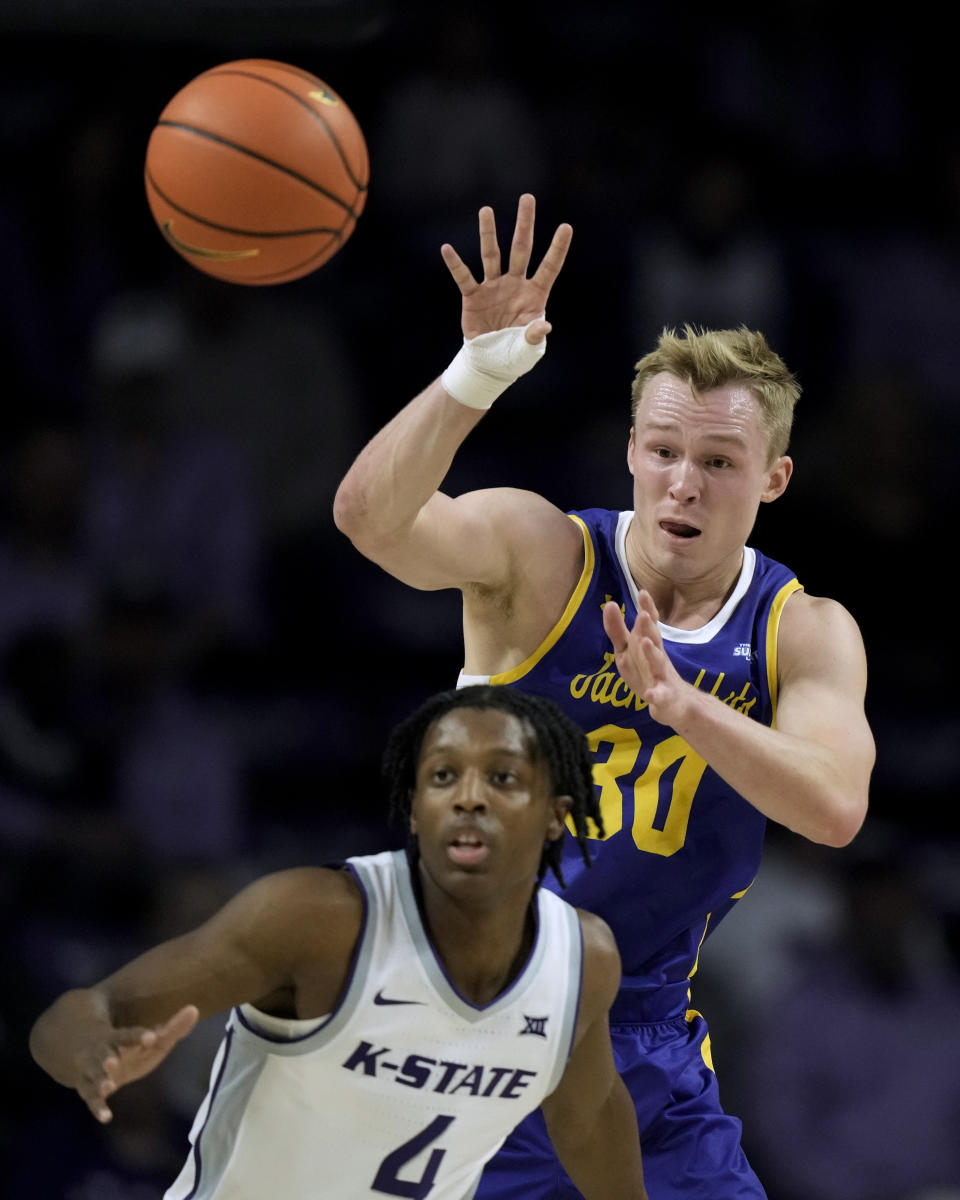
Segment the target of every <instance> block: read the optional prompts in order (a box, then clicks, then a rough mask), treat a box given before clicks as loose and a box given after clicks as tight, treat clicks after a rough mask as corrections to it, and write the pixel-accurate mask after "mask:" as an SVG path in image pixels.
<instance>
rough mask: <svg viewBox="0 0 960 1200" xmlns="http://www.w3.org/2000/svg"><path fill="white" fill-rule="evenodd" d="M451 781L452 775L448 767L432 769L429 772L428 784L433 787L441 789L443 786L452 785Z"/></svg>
mask: <svg viewBox="0 0 960 1200" xmlns="http://www.w3.org/2000/svg"><path fill="white" fill-rule="evenodd" d="M453 779H454V774H453V771H452V770H451V769H450V768H449V767H434V768H433V769H432V770H431V772H430V782H431V783H432V784H433V785H434V786H435V787H443V785H444V784H447V783H452V782H453Z"/></svg>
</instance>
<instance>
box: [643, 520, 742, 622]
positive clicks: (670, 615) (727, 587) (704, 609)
mask: <svg viewBox="0 0 960 1200" xmlns="http://www.w3.org/2000/svg"><path fill="white" fill-rule="evenodd" d="M635 529H636V525H635V524H634V523H631V525H630V528H629V529H628V531H627V536H626V541H625V543H624V548H625V551H626V559H627V569H628V570H629V572H630V574H631V576H632V577H633V581H634V583H635V584H636V585H637V587H638V588H639V589H642V590H644V591H646V592H649V594H650V595H651V597H652V598H653V602H654V604H655V605H656V606H657V612H658V613H659V615H660V620H661V621H663V623H664V624H665V625H672V626H673V627H674V628H675V629H699V628H700V627H701V626H702V625H706V623H707V622H708V621H710V620H712V619H713V617H715V616H716V615H717V613H718V612H719V611H720V609H721V608H723V606H724V604H725V603H726V601H727V599H728V597H729V596H730V593H731V592H732V591H733V589H734V588H735V587H736V585H737V581H738V580H739V578H740V571H741V570H742V568H743V547H742V546H741V547H740V548H739V549H738V550H737V551H736V552H735V553H734V554H731V555H729V556H727V557H726V558H724V559H723V560H721V561H720V562H719V563H716V564H715V565H714V566H712V567H711V568H710V569H709V570H707V571H705V572H704V573H702V574H699V575H690V576H689V577H684V576H683V575H678V574H670V575H668V574H666V573H665V572H664V571H663V570H662V569H661V568H658V567H657V566H655V565H654V564H653V562H652V561H651V560H650V558H649V557H648V556H647V555H646V554H645V553H644V551H643V548H642V547H641V546H640V545H639V538H637V537H635V536H631V535H633V534H634V531H635Z"/></svg>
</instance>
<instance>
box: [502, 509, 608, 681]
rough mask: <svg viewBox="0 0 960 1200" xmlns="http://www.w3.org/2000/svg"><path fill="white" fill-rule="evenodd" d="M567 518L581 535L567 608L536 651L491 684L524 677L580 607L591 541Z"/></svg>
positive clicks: (590, 558) (589, 564)
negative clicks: (579, 565) (578, 569)
mask: <svg viewBox="0 0 960 1200" xmlns="http://www.w3.org/2000/svg"><path fill="white" fill-rule="evenodd" d="M567 516H568V517H569V518H570V520H571V521H574V522H575V523H576V524H577V525H579V526H580V532H581V533H582V534H583V570H582V571H581V572H580V578H579V579H578V580H577V586H576V587H575V588H574V589H573V595H572V596H571V597H570V599H569V600H568V601H567V607H566V608H565V609H564V610H563V614H562V615H561V617H560V620H559V621H558V622H557V623H556V625H554V627H553V628H552V629H551V630H550V632H549V633H548V634H547V636H546V637H545V638H544V639H543V641H542V642H541V643H540V645H539V646H538V647H537V648H536V650H534V652H533V653H532V654H529V655H527V657H526V658H525V659H524V660H523V662H522V663H520V665H519V666H516V667H511V668H510V670H509V671H501V672H500V674H499V675H491V676H490V682H491V683H494V684H501V683H514V682H515V681H516V680H518V679H521V678H522V677H523V676H524V675H526V673H527V672H528V671H530V670H532V669H533V667H535V666H536V665H537V663H538V662H539V661H540V659H541V658H543V656H544V655H545V654H546V653H547V651H548V650H549V649H550V648H551V647H552V646H555V645H556V643H557V642H558V640H559V639H560V635H561V634H562V633H563V631H564V630H565V629H566V627H567V626H568V625H569V624H570V622H571V621H572V620H573V617H574V614H575V613H576V611H577V609H578V608H579V607H580V602H581V601H582V600H583V597H584V593H585V592H586V590H587V587H588V586H589V584H590V579H591V577H592V575H593V541H592V539H591V537H590V531H589V530H588V529H587V527H586V525H585V524H584V523H583V521H581V520H580V518H579V517H574V516H572V515H571V514H570V513H567Z"/></svg>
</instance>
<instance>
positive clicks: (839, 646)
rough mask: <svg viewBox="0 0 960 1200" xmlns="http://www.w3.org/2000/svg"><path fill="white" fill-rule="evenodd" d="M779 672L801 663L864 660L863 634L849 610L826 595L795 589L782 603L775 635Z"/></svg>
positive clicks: (841, 663) (839, 663)
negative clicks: (776, 635) (812, 594)
mask: <svg viewBox="0 0 960 1200" xmlns="http://www.w3.org/2000/svg"><path fill="white" fill-rule="evenodd" d="M777 644H778V653H779V660H780V673H781V675H784V674H786V673H789V672H791V671H794V670H802V669H803V667H804V665H807V666H815V665H817V664H819V663H821V662H822V663H831V662H832V663H834V664H836V665H837V666H843V667H845V668H846V667H849V666H851V665H853V664H856V663H860V662H864V661H865V654H864V648H863V637H862V635H861V633H860V627H859V625H858V624H857V622H856V620H855V619H854V617H853V616H852V614H851V613H850V612H849V611H848V610H847V609H846V608H845V607H844V606H843V605H842V604H841V603H840V602H839V601H838V600H832V599H830V598H829V597H827V596H811V595H809V593H807V592H795V593H794V594H793V595H792V596H791V597H790V598H789V600H788V601H787V603H786V604H785V605H784V608H783V614H782V616H781V618H780V629H779V634H778V638H777Z"/></svg>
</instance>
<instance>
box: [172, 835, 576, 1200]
mask: <svg viewBox="0 0 960 1200" xmlns="http://www.w3.org/2000/svg"><path fill="white" fill-rule="evenodd" d="M347 862H348V867H349V869H350V870H351V871H352V873H353V875H354V877H355V878H356V880H357V882H358V883H359V885H360V888H361V890H362V892H363V897H364V920H363V928H362V931H361V934H360V937H359V939H358V942H357V946H356V949H355V950H354V954H353V961H352V964H351V968H350V974H349V978H348V982H347V985H346V988H345V991H344V994H343V997H342V998H341V1000H340V1002H339V1004H338V1005H337V1007H336V1009H335V1010H334V1011H333V1012H332V1013H331V1014H330V1015H329V1016H326V1017H323V1018H320V1019H318V1020H313V1021H300V1020H283V1019H281V1018H278V1017H269V1016H267V1015H265V1014H263V1013H260V1012H258V1011H257V1010H256V1009H255V1008H253V1007H252V1006H251V1005H247V1004H244V1005H240V1006H239V1007H238V1008H235V1009H234V1010H233V1011H232V1012H231V1014H230V1016H229V1018H228V1021H227V1028H226V1034H225V1036H224V1040H223V1042H222V1044H221V1046H220V1049H219V1051H218V1053H217V1057H216V1060H215V1061H214V1064H213V1068H212V1071H211V1075H210V1090H209V1092H208V1093H207V1097H206V1099H205V1100H204V1102H203V1104H202V1105H201V1108H200V1111H199V1112H198V1113H197V1117H196V1120H195V1121H194V1124H193V1128H192V1130H191V1131H190V1143H191V1150H190V1153H189V1155H188V1157H187V1161H186V1163H185V1164H184V1167H183V1170H182V1171H181V1172H180V1175H179V1176H178V1178H177V1180H176V1181H175V1182H174V1184H173V1185H172V1186H171V1187H170V1188H169V1189H168V1191H167V1192H166V1197H165V1200H268V1198H269V1200H352V1198H353V1197H369V1196H376V1197H383V1196H406V1197H413V1198H414V1200H427V1198H429V1200H468V1198H469V1197H471V1196H472V1195H473V1194H474V1191H475V1190H476V1187H477V1184H478V1182H479V1179H480V1173H481V1170H482V1167H483V1164H484V1163H485V1162H486V1161H487V1159H489V1158H491V1157H492V1156H493V1154H495V1153H496V1151H497V1150H498V1149H499V1147H500V1146H501V1144H502V1143H503V1141H504V1139H505V1138H506V1136H507V1134H508V1133H509V1132H510V1131H511V1130H512V1129H513V1127H514V1126H515V1125H517V1124H518V1123H519V1122H520V1120H521V1119H522V1118H523V1117H525V1116H526V1115H527V1113H529V1112H532V1111H533V1109H535V1108H537V1107H538V1105H539V1104H540V1102H541V1101H542V1100H543V1098H544V1097H545V1096H548V1095H549V1094H550V1093H551V1092H552V1091H553V1089H554V1088H555V1087H556V1086H557V1083H558V1082H559V1081H560V1077H561V1076H562V1074H563V1071H564V1068H565V1066H566V1063H567V1059H568V1057H569V1054H570V1050H571V1047H572V1044H573V1035H574V1030H575V1028H576V1021H577V1013H578V1009H579V1001H580V987H581V975H582V959H583V949H582V939H581V931H580V922H579V919H578V917H577V913H576V910H575V909H573V908H572V907H571V906H570V905H569V904H567V903H566V901H564V900H561V899H560V898H559V897H557V896H555V895H553V894H552V893H550V892H547V891H546V890H544V889H539V890H538V892H537V893H536V905H535V912H536V914H537V929H536V935H535V939H534V943H533V947H532V949H531V951H530V955H529V958H528V959H527V962H526V964H525V965H524V967H523V969H522V971H521V972H520V974H519V975H518V976H517V978H516V979H515V980H514V981H513V983H512V984H511V985H510V986H509V987H508V988H507V990H506V991H505V992H503V993H502V994H501V995H499V996H498V997H497V998H496V999H495V1000H493V1001H491V1002H490V1003H489V1004H485V1005H476V1004H472V1003H471V1002H470V1001H468V1000H466V999H464V997H463V996H462V995H460V993H459V992H458V991H457V990H456V988H455V987H454V986H453V984H452V983H451V982H450V979H449V978H448V976H447V974H446V972H445V970H444V967H443V964H442V962H441V961H440V959H439V958H438V957H437V954H436V951H435V950H434V948H433V946H432V944H431V943H430V940H429V938H428V936H427V934H426V931H425V930H424V927H423V923H422V922H421V919H420V913H419V910H418V908H417V902H416V898H415V896H414V891H413V886H412V882H411V878H410V868H409V865H408V862H407V858H406V855H405V854H404V852H403V851H393V852H390V851H388V852H385V853H383V854H376V855H371V856H369V857H364V858H352V859H348V860H347Z"/></svg>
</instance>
